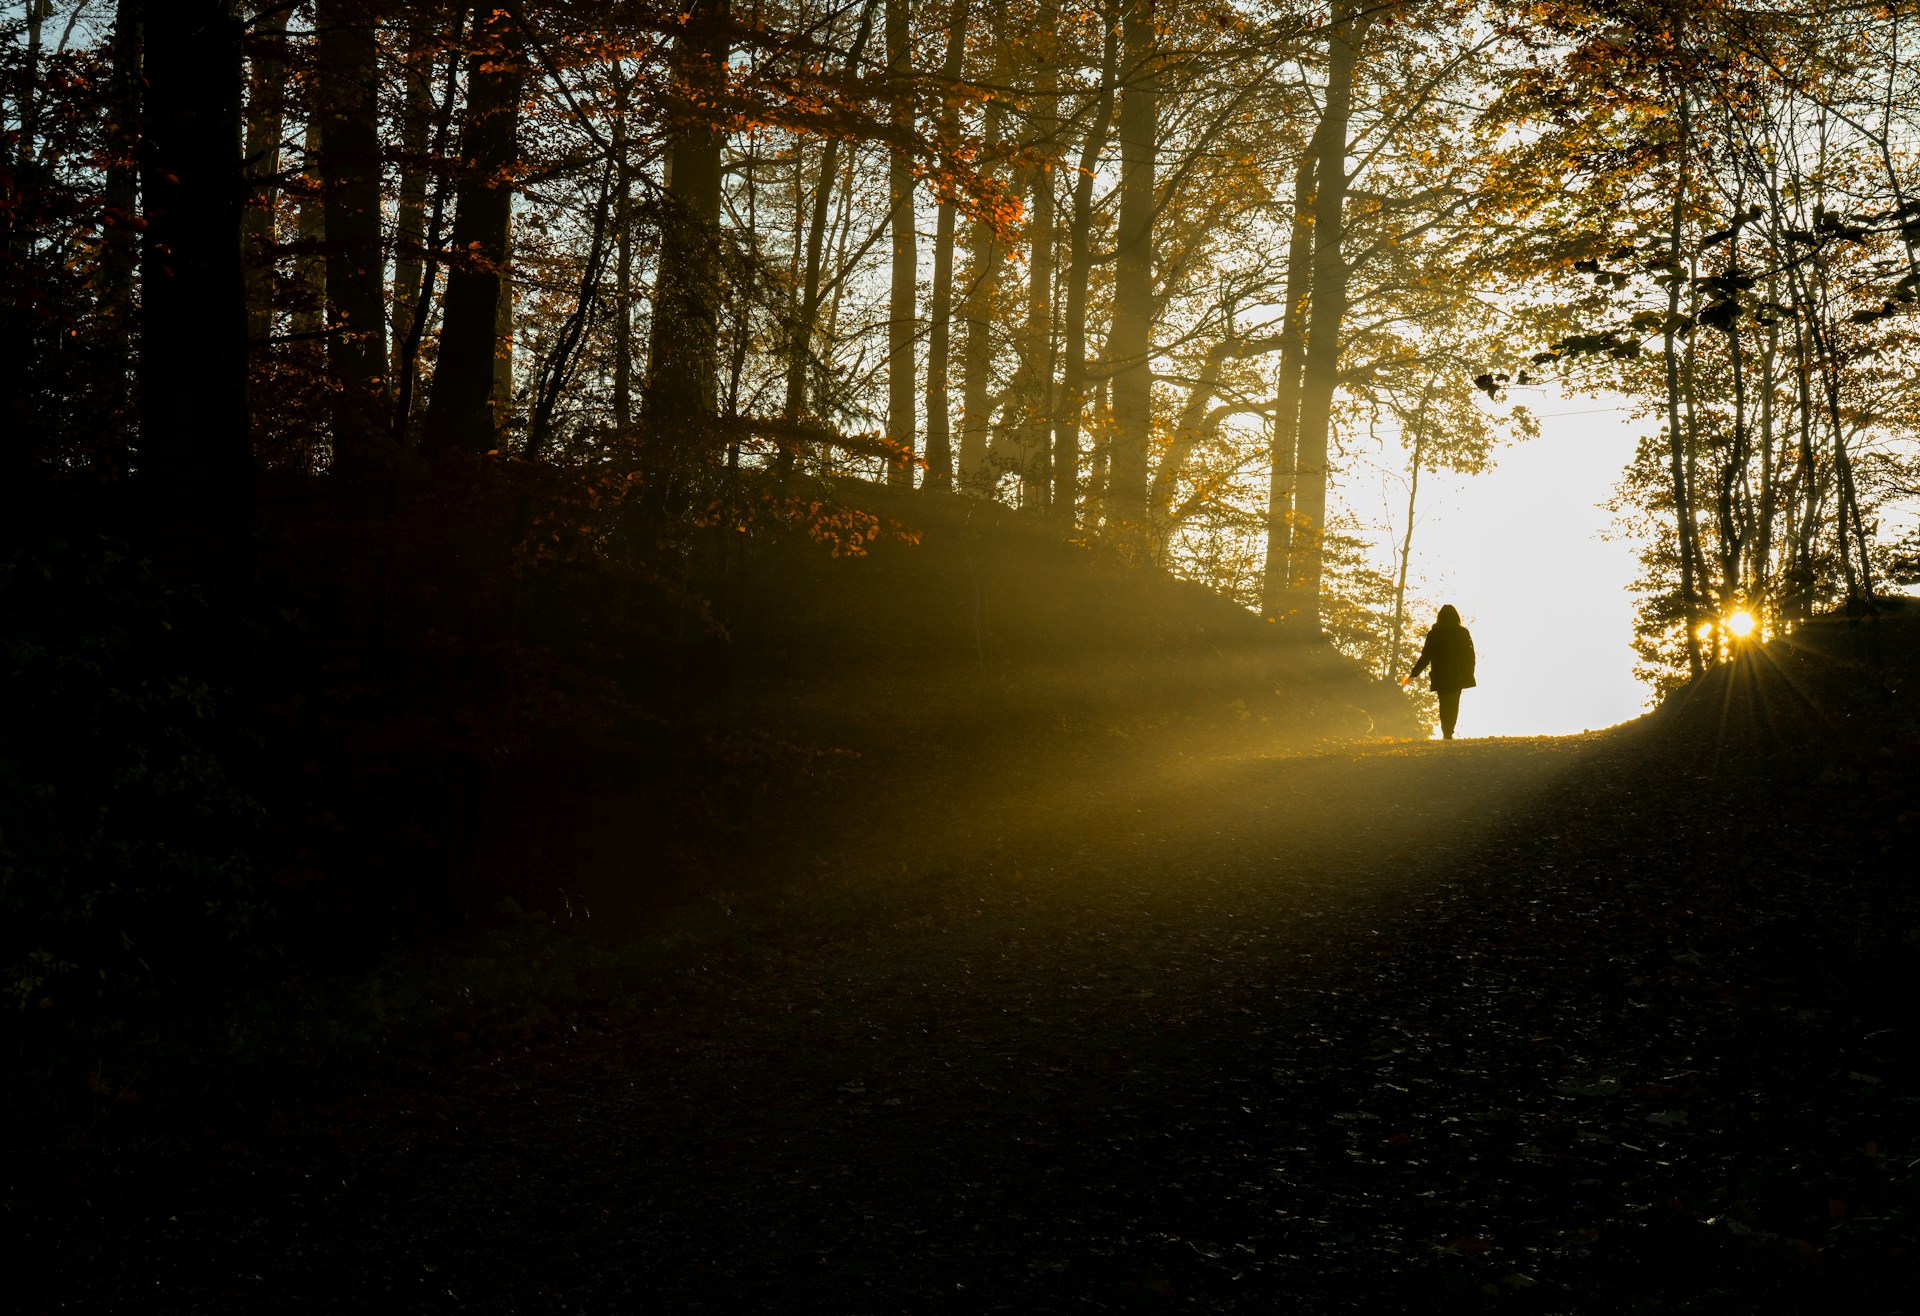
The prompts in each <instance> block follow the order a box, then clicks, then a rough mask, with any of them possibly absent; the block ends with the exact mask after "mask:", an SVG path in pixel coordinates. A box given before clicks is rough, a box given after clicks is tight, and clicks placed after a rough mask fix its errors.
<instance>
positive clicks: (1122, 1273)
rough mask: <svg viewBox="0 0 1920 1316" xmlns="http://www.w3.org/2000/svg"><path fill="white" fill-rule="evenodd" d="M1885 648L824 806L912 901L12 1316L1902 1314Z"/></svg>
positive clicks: (1117, 749)
mask: <svg viewBox="0 0 1920 1316" xmlns="http://www.w3.org/2000/svg"><path fill="white" fill-rule="evenodd" d="M1902 621H1903V625H1902V626H1901V627H1900V628H1898V629H1897V630H1892V629H1890V630H1889V631H1888V632H1887V634H1888V636H1889V637H1892V638H1891V639H1889V640H1887V641H1885V642H1884V643H1883V644H1882V648H1883V649H1888V648H1890V649H1891V651H1892V652H1893V653H1894V654H1895V656H1896V661H1894V662H1892V663H1888V662H1887V661H1885V653H1882V654H1881V656H1880V660H1878V661H1876V662H1875V663H1873V664H1862V663H1860V662H1858V661H1855V660H1854V659H1851V658H1842V659H1836V658H1835V656H1834V652H1833V651H1832V646H1830V650H1829V651H1828V652H1826V653H1824V654H1812V655H1810V656H1806V657H1804V660H1798V659H1795V658H1794V656H1793V655H1791V654H1788V655H1786V657H1784V658H1778V659H1777V658H1776V657H1775V656H1773V655H1772V651H1769V652H1768V653H1765V654H1758V655H1755V656H1752V657H1750V658H1749V659H1746V660H1743V662H1741V663H1739V664H1734V665H1732V666H1731V667H1730V668H1728V669H1726V670H1725V671H1724V672H1722V673H1719V674H1716V675H1717V676H1719V677H1720V678H1721V679H1719V681H1718V684H1715V683H1714V682H1711V681H1710V682H1708V683H1705V684H1704V685H1702V686H1700V687H1697V688H1696V689H1695V690H1694V691H1693V692H1691V697H1690V698H1689V699H1686V700H1682V701H1680V704H1679V705H1678V706H1675V707H1671V708H1669V709H1668V710H1667V711H1665V712H1663V713H1662V714H1661V715H1659V716H1656V717H1652V718H1648V719H1643V720H1642V721H1641V722H1639V723H1636V724H1632V725H1630V726H1627V727H1622V728H1617V729H1614V730H1612V731H1608V732H1603V733H1596V734H1590V735H1585V736H1578V737H1563V738H1551V739H1548V738H1542V739H1498V740H1473V739H1465V740H1461V741H1456V742H1453V743H1450V744H1449V743H1438V742H1411V741H1404V740H1397V741H1381V742H1356V743H1352V744H1348V745H1337V746H1331V747H1330V746H1327V745H1325V744H1321V745H1319V746H1307V745H1298V746H1291V747H1289V746H1281V745H1274V746H1271V747H1268V748H1266V749H1264V750H1262V749H1260V748H1258V747H1257V746H1256V747H1254V748H1251V749H1249V748H1248V747H1247V741H1246V738H1245V737H1235V738H1233V739H1232V740H1231V742H1228V741H1225V740H1218V741H1216V740H1213V739H1210V738H1209V737H1208V736H1206V735H1205V734H1203V733H1202V732H1201V731H1200V730H1199V729H1196V728H1192V727H1189V728H1187V729H1186V730H1185V731H1183V732H1181V733H1179V734H1175V733H1173V732H1171V731H1170V732H1168V733H1167V734H1164V735H1160V736H1135V737H1126V736H1120V735H1116V734H1111V733H1107V734H1102V735H1099V736H1094V735H1091V734H1089V735H1086V736H1081V737H1077V738H1076V737H1072V736H1063V737H1061V738H1060V739H1059V740H1058V741H1057V742H1056V743H1055V744H1054V745H1053V748H1052V749H1051V750H1050V751H1049V752H1047V753H1044V754H1043V753H1039V752H1034V751H1033V750H1032V749H1031V747H1025V748H1023V749H1022V750H1021V751H1020V752H1017V753H1015V752H1008V753H1005V754H1003V755H1001V756H999V757H991V756H990V757H988V758H985V759H982V758H979V757H978V756H976V757H975V758H974V759H973V760H971V761H969V762H968V763H966V764H965V765H964V766H963V767H962V765H956V764H953V763H948V764H946V765H945V766H944V767H943V766H942V765H941V764H940V763H938V762H935V763H934V764H933V765H932V766H930V767H927V768H926V769H925V770H924V771H923V772H921V773H920V774H918V775H911V774H902V775H897V776H895V777H893V778H892V779H891V785H890V786H889V787H887V788H886V789H884V790H882V789H880V788H879V787H878V785H877V782H876V783H868V785H869V786H871V787H872V789H871V790H867V789H863V790H862V791H861V792H860V793H859V794H858V795H857V798H858V800H859V803H858V805H857V806H845V807H841V808H839V809H837V810H835V809H830V808H827V807H825V805H824V803H823V801H821V800H815V801H813V802H812V803H811V804H806V803H805V802H803V803H802V805H797V806H796V807H797V808H806V809H811V810H813V812H814V816H815V817H816V819H817V825H816V826H815V827H814V828H813V830H811V831H808V830H806V829H800V830H798V831H796V830H795V827H796V823H795V819H794V817H793V816H788V817H786V818H784V819H783V820H782V821H781V824H780V827H779V828H777V829H775V828H770V829H769V831H768V833H767V835H766V836H765V837H764V838H762V841H761V842H759V843H758V844H762V845H764V846H765V847H766V848H767V849H768V850H769V852H771V850H772V849H774V848H777V847H786V848H787V850H788V851H789V853H790V855H791V852H792V849H793V847H794V846H795V845H799V846H800V847H801V850H800V857H801V860H803V861H804V860H805V859H807V858H811V859H812V860H813V862H814V864H815V866H817V867H818V868H820V869H821V870H823V871H825V870H828V869H831V870H832V872H833V873H835V874H841V873H848V872H852V871H853V869H854V868H855V867H858V868H859V870H860V871H861V872H863V873H865V874H866V875H867V876H866V877H865V878H863V879H862V881H865V882H867V883H868V885H865V886H861V885H859V884H857V883H855V884H853V885H849V886H847V887H846V888H845V889H846V890H848V891H850V892H853V893H854V896H853V897H850V898H852V899H854V901H855V904H856V905H857V906H858V905H859V897H858V893H859V892H861V891H871V890H874V889H876V888H875V887H874V886H872V885H871V883H872V882H873V881H874V880H875V877H874V875H876V874H878V875H880V877H881V878H886V879H887V880H890V881H892V882H893V884H894V885H893V888H892V895H891V896H890V897H889V899H888V900H887V901H886V902H884V904H883V903H879V902H875V903H872V904H870V905H865V906H859V909H860V910H861V911H863V912H860V913H859V916H858V917H853V918H850V919H848V920H846V921H845V922H844V923H843V924H841V925H839V926H836V927H835V928H834V929H832V930H831V931H829V932H826V933H821V934H818V935H800V934H798V933H796V934H794V935H792V936H790V937H788V938H786V939H785V940H784V941H779V942H778V944H777V945H771V946H770V947H769V948H765V949H764V951H763V953H741V952H739V950H738V949H737V948H736V949H735V950H734V951H731V952H729V953H726V954H715V955H711V956H708V957H706V958H704V959H702V960H701V961H699V962H698V963H697V964H696V965H695V967H694V968H693V969H692V970H690V971H688V972H687V973H685V974H684V975H682V976H680V977H678V978H676V980H675V984H674V985H673V986H672V988H671V989H670V990H667V989H664V988H663V994H662V995H661V996H660V997H659V998H658V999H657V1000H654V1001H652V1002H645V1003H642V1004H641V1005H640V1006H639V1007H636V1008H631V1009H626V1010H623V1011H620V1012H617V1013H609V1014H608V1015H607V1021H606V1022H605V1023H604V1024H602V1025H600V1026H592V1025H589V1026H586V1027H582V1028H581V1029H579V1030H578V1031H577V1032H570V1033H568V1034H567V1035H566V1036H565V1037H548V1038H546V1039H543V1040H537V1041H534V1042H532V1043H530V1044H528V1045H524V1046H518V1047H495V1046H493V1045H491V1044H489V1043H486V1042H485V1041H484V1040H477V1041H475V1042H474V1044H473V1046H472V1047H471V1048H470V1050H469V1051H468V1052H467V1053H466V1054H464V1055H461V1056H459V1057H457V1058H448V1059H444V1060H443V1061H441V1062H439V1063H436V1064H435V1065H433V1066H430V1067H422V1068H419V1069H417V1070H414V1071H411V1072H410V1073H409V1074H408V1075H406V1076H404V1077H396V1078H389V1079H387V1080H383V1081H382V1082H380V1083H379V1084H378V1085H377V1086H375V1085H373V1084H371V1083H369V1084H368V1085H366V1087H365V1089H364V1090H351V1089H350V1088H349V1087H348V1086H345V1085H343V1086H341V1087H340V1088H339V1089H338V1090H335V1091H330V1092H328V1093H325V1094H323V1095H321V1096H318V1097H315V1098H314V1099H313V1100H312V1101H311V1102H309V1103H306V1104H305V1105H299V1106H294V1105H290V1106H289V1107H288V1110H289V1111H291V1112H292V1113H280V1114H275V1115H274V1116H272V1117H271V1118H265V1119H257V1120H255V1121H253V1122H252V1123H251V1124H250V1125H247V1126H246V1127H240V1128H234V1127H224V1126H223V1127H221V1128H219V1129H211V1128H210V1129H209V1130H208V1134H207V1137H206V1139H205V1140H204V1141H203V1143H202V1144H201V1146H200V1147H199V1148H198V1149H197V1150H196V1151H194V1152H191V1153H176V1154H174V1155H172V1156H171V1157H170V1158H169V1159H167V1160H165V1161H164V1162H161V1163H159V1164H156V1165H150V1166H147V1167H146V1168H144V1169H137V1170H136V1169H132V1168H127V1169H125V1170H124V1172H123V1173H115V1174H112V1175H108V1176H106V1177H104V1178H96V1179H94V1180H91V1181H88V1182H86V1183H79V1182H76V1183H74V1184H73V1185H71V1197H70V1198H69V1199H67V1200H53V1199H49V1200H46V1201H41V1202H37V1203H36V1204H35V1205H34V1206H33V1207H32V1209H30V1210H21V1211H16V1212H15V1213H14V1225H15V1228H16V1237H19V1236H21V1235H24V1236H25V1238H26V1240H27V1241H28V1242H29V1243H30V1244H32V1245H33V1247H34V1249H35V1254H36V1255H38V1256H40V1257H41V1258H42V1259H43V1260H44V1262H45V1264H44V1266H42V1267H39V1268H37V1271H36V1273H35V1274H34V1275H31V1276H23V1274H22V1272H21V1271H20V1270H19V1269H18V1261H16V1263H15V1264H16V1268H15V1272H14V1275H13V1276H12V1277H10V1281H9V1287H10V1289H12V1290H13V1291H14V1292H15V1293H21V1292H24V1293H26V1294H28V1295H30V1297H29V1302H28V1305H27V1306H26V1307H24V1308H16V1309H17V1310H46V1311H56V1310H103V1311H130V1312H136V1311H137V1312H144V1311H154V1312H200V1311H208V1312H212V1311H234V1312H241V1311H245V1312H253V1311H267V1310H292V1311H370V1310H379V1311H413V1310H420V1311H435V1310H443V1309H444V1310H476V1311H499V1312H522V1311H549V1310H550V1311H590V1312H625V1311H643V1310H644V1311H697V1310H729V1311H731V1310H750V1309H753V1308H758V1309H761V1310H766V1311H821V1312H847V1313H854V1312H922V1311H934V1310H956V1311H974V1310H980V1311H992V1310H1008V1311H1022V1312H1054V1311H1074V1310H1125V1309H1133V1308H1136V1307H1137V1308H1142V1309H1156V1308H1165V1309H1175V1308H1186V1309H1200V1310H1213V1311H1226V1310H1239V1311H1254V1312H1285V1311H1304V1312H1329V1311H1358V1312H1394V1311H1409V1312H1415V1311H1442V1310H1458V1311H1512V1312H1574V1311H1580V1312H1588V1311H1591V1312H1596V1313H1598V1312H1610V1313H1611V1312H1627V1311H1662V1312H1664V1311H1674V1312H1702V1313H1706V1312H1723V1311H1725V1312H1734V1311H1738V1312H1763V1311H1764V1312H1772V1311H1779V1312H1787V1311H1798V1312H1808V1311H1827V1310H1834V1311H1840V1310H1845V1311H1856V1312H1890V1311H1899V1310H1906V1309H1908V1307H1907V1305H1906V1304H1908V1303H1910V1302H1911V1297H1910V1295H1911V1294H1912V1293H1913V1292H1916V1291H1920V1277H1916V1275H1915V1273H1914V1257H1913V1254H1912V1252H1911V1251H1910V1249H1911V1248H1912V1247H1913V1246H1914V1245H1915V1243H1916V1230H1917V1227H1920V1175H1917V1174H1916V1166H1920V1141H1916V1135H1920V1086H1916V1080H1917V1079H1920V1068H1917V1067H1916V1052H1917V1051H1920V1047H1917V1046H1916V1043H1917V1042H1920V1038H1916V1031H1915V1024H1914V1019H1913V1014H1912V1002H1913V1001H1914V1000H1915V999H1920V993H1916V992H1915V990H1914V989H1915V987H1916V986H1920V983H1916V974H1915V968H1914V966H1915V962H1916V960H1920V902H1917V901H1916V898H1915V891H1914V887H1913V884H1912V880H1911V877H1910V875H1909V870H1910V867H1911V862H1910V861H1911V855H1912V852H1913V848H1914V843H1915V835H1914V833H1915V824H1916V815H1915V813H1914V812H1913V811H1912V807H1913V806H1912V799H1913V796H1912V786H1913V770H1914V763H1913V760H1912V749H1913V745H1914V743H1915V738H1914V736H1913V705H1912V702H1911V699H1912V690H1913V686H1912V684H1911V681H1910V677H1911V676H1912V674H1913V671H1914V669H1915V667H1916V665H1920V643H1916V636H1915V633H1914V631H1915V628H1914V627H1913V626H1912V625H1911V624H1906V623H1907V622H1908V621H1909V619H1906V618H1904V616H1903V618H1902ZM1834 634H1835V635H1837V636H1838V637H1839V638H1838V639H1837V640H1836V641H1835V644H1836V645H1838V646H1839V647H1841V648H1844V647H1845V646H1847V645H1852V644H1856V641H1855V640H1853V639H1850V638H1848V637H1847V635H1846V634H1845V633H1844V632H1842V631H1839V630H1838V629H1836V630H1835V632H1834ZM1877 642H1878V641H1877ZM1775 649H1781V650H1782V653H1784V652H1785V650H1784V649H1783V648H1782V646H1775ZM1835 672H1840V673H1841V676H1838V677H1833V679H1828V677H1829V676H1831V674H1832V673H1835ZM1823 683H1824V684H1823ZM1471 719H1472V707H1471V695H1469V699H1468V706H1467V710H1466V713H1465V715H1464V727H1465V729H1467V730H1470V729H1471ZM1226 743H1231V745H1232V748H1231V749H1230V750H1228V749H1222V748H1221V745H1222V744H1226ZM982 752H983V753H984V752H985V751H982ZM875 771H876V772H878V771H879V770H878V769H877V768H876V769H875ZM943 774H944V775H943ZM840 786H841V787H850V784H849V783H847V782H841V783H840ZM825 789H838V787H834V786H833V785H832V783H829V786H828V787H827V788H825ZM796 837H798V838H800V839H799V840H798V841H796V839H795V838H796ZM746 848H747V849H748V850H752V849H753V846H752V845H749V846H747V847H746ZM856 854H857V855H858V862H857V864H856V863H855V861H854V859H853V858H852V856H854V855H856ZM833 880H838V879H837V878H834V879H829V878H826V877H823V878H821V879H820V881H821V882H823V883H827V882H830V881H833ZM848 880H849V882H851V881H852V879H848ZM761 907H762V908H763V909H764V908H766V907H767V906H766V904H765V902H764V901H762V902H761ZM716 917H719V918H723V919H724V918H725V917H727V915H726V912H725V907H724V905H723V906H721V907H720V908H719V910H718V912H717V914H716ZM742 917H745V915H744V913H743V915H742ZM775 940H776V941H777V940H778V939H777V938H776V939H775ZM19 1255H24V1254H19ZM36 1298H37V1301H35V1299H36Z"/></svg>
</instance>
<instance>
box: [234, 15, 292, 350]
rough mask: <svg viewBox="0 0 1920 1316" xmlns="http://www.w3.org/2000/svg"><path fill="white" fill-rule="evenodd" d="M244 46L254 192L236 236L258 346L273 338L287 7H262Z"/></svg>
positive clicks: (250, 175) (250, 321)
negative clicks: (247, 65) (248, 60)
mask: <svg viewBox="0 0 1920 1316" xmlns="http://www.w3.org/2000/svg"><path fill="white" fill-rule="evenodd" d="M248 47H249V51H248V53H249V55H250V56H251V64H252V67H251V70H250V75H249V77H248V79H247V178H248V180H249V181H250V182H251V183H252V187H253V195H252V197H251V198H250V199H249V201H248V204H247V213H246V215H245V216H244V217H243V218H242V220H241V235H240V237H241V242H242V244H243V246H242V253H243V260H244V261H245V265H244V267H243V268H244V270H245V276H246V281H247V337H248V338H249V339H250V340H251V341H252V343H253V345H254V347H255V349H256V350H258V349H261V348H263V347H264V346H265V345H266V343H267V341H268V340H269V339H270V338H271V337H272V336H273V265H274V238H275V233H274V209H275V207H276V205H277V204H278V202H279V199H280V142H281V133H282V130H283V125H284V123H285V119H286V106H287V11H286V10H285V9H283V8H279V7H273V8H269V9H265V10H263V11H261V13H260V16H259V19H258V20H257V23H256V26H255V27H254V30H253V35H252V38H251V40H250V41H249V42H248Z"/></svg>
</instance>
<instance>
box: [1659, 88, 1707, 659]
mask: <svg viewBox="0 0 1920 1316" xmlns="http://www.w3.org/2000/svg"><path fill="white" fill-rule="evenodd" d="M1679 121H1680V142H1679V146H1680V152H1681V169H1680V176H1681V178H1683V179H1684V177H1685V173H1686V170H1685V156H1686V150H1687V128H1688V125H1689V122H1690V120H1689V112H1688V101H1687V97H1686V96H1685V94H1684V93H1683V94H1682V95H1681V98H1680V120H1679ZM1685 214H1686V198H1685V196H1684V195H1683V193H1682V189H1681V185H1680V183H1679V182H1676V183H1675V184H1674V192H1673V207H1672V212H1671V216H1670V220H1669V229H1670V232H1669V234H1668V238H1669V243H1670V246H1671V250H1670V252H1669V255H1670V256H1671V258H1672V260H1673V263H1674V268H1675V269H1676V270H1677V269H1679V267H1680V241H1681V237H1682V233H1683V225H1684V222H1685ZM1681 282H1682V280H1681V279H1679V278H1678V277H1675V278H1674V279H1673V281H1672V282H1671V283H1669V284H1668V285H1667V325H1666V331H1665V332H1664V333H1663V334H1662V335H1661V351H1662V362H1663V365H1664V368H1665V372H1666V386H1667V468H1668V474H1669V476H1670V478H1671V480H1672V486H1673V516H1674V529H1675V532H1676V533H1677V535H1678V537H1679V544H1680V610H1681V624H1682V626H1683V627H1684V628H1685V630H1686V633H1687V634H1686V641H1687V670H1688V672H1689V673H1690V674H1691V675H1693V676H1696V677H1697V676H1699V675H1700V673H1701V672H1702V671H1704V670H1705V663H1703V662H1702V660H1701V657H1700V636H1699V635H1698V634H1697V630H1698V626H1697V623H1698V621H1699V616H1700V605H1699V600H1698V596H1697V595H1696V594H1695V592H1694V580H1693V562H1694V556H1695V550H1694V545H1693V499H1692V497H1691V495H1690V494H1689V491H1688V482H1687V466H1686V450H1687V438H1686V431H1685V430H1684V429H1683V428H1682V427H1681V423H1680V365H1679V355H1678V353H1677V352H1676V351H1675V348H1674V326H1675V324H1676V323H1678V321H1679V318H1680V285H1681Z"/></svg>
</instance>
